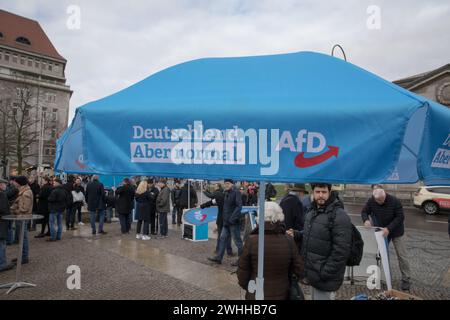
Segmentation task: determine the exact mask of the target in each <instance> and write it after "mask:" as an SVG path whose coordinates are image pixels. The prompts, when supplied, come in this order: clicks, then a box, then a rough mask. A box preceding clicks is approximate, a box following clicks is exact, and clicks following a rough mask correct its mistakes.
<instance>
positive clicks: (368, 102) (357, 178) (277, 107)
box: [55, 52, 450, 298]
mask: <svg viewBox="0 0 450 320" xmlns="http://www.w3.org/2000/svg"><path fill="white" fill-rule="evenodd" d="M55 168H56V170H60V171H65V172H72V173H97V174H104V175H152V176H165V177H179V178H200V179H211V180H215V179H222V178H232V179H238V180H253V181H254V180H258V181H261V182H266V181H276V182H296V183H301V182H310V181H316V182H329V183H359V184H372V183H415V182H417V181H418V180H422V181H424V183H425V184H445V185H450V110H449V109H448V108H446V107H444V106H442V105H439V104H437V103H435V102H432V101H430V100H428V99H426V98H424V97H421V96H418V95H415V94H414V93H411V92H409V91H407V90H404V89H402V88H400V87H398V86H396V85H394V84H392V83H390V82H388V81H386V80H383V79H382V78H380V77H378V76H376V75H374V74H372V73H370V72H367V71H365V70H363V69H361V68H359V67H357V66H355V65H353V64H351V63H348V62H345V61H342V60H340V59H337V58H334V57H331V56H328V55H324V54H319V53H313V52H299V53H292V54H281V55H271V56H256V57H240V58H210V59H200V60H194V61H190V62H187V63H182V64H179V65H176V66H174V67H171V68H168V69H166V70H163V71H161V72H158V73H156V74H154V75H152V76H150V77H148V78H146V79H144V80H142V81H141V82H138V83H136V84H135V85H133V86H131V87H129V88H126V89H124V90H122V91H119V92H117V93H115V94H113V95H111V96H108V97H106V98H103V99H100V100H98V101H94V102H91V103H88V104H86V105H84V106H82V107H80V108H78V109H77V112H76V115H75V118H74V120H73V122H72V124H71V126H70V127H69V128H68V129H67V131H66V132H65V133H64V134H63V136H62V137H61V138H60V139H59V141H58V144H57V156H56V160H55ZM264 187H265V185H264V183H262V184H261V189H262V190H261V192H260V194H262V197H261V199H260V208H261V210H260V211H261V213H260V216H259V219H260V225H261V226H263V225H264V224H263V223H261V222H263V217H264V213H263V212H262V211H263V207H264V206H261V204H263V203H264V197H263V195H264ZM260 232H261V234H262V233H263V232H264V230H263V228H261V229H260ZM261 237H262V236H261ZM260 240H262V238H260ZM259 243H263V242H262V241H260V242H259ZM262 247H263V246H260V250H261V248H262ZM262 256H263V255H262V254H260V255H259V258H260V259H261V261H260V262H261V264H259V266H260V267H261V268H259V269H258V274H259V275H258V279H259V280H258V279H257V282H258V288H259V289H258V297H259V298H261V297H262V295H261V294H262V290H260V289H261V288H262V283H263V281H262ZM260 271H261V273H260Z"/></svg>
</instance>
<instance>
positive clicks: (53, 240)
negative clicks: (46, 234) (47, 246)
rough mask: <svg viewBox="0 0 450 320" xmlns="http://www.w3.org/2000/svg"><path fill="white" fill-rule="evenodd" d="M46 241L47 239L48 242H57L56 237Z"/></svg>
mask: <svg viewBox="0 0 450 320" xmlns="http://www.w3.org/2000/svg"><path fill="white" fill-rule="evenodd" d="M46 241H47V242H55V241H56V239H47V240H46Z"/></svg>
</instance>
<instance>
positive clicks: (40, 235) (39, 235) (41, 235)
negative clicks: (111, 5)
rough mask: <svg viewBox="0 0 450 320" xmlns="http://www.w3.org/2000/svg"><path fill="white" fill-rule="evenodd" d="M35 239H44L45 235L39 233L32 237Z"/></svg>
mask: <svg viewBox="0 0 450 320" xmlns="http://www.w3.org/2000/svg"><path fill="white" fill-rule="evenodd" d="M34 237H35V238H37V239H39V238H44V237H45V233H39V234H38V235H37V236H34Z"/></svg>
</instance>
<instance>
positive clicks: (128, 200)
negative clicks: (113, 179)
mask: <svg viewBox="0 0 450 320" xmlns="http://www.w3.org/2000/svg"><path fill="white" fill-rule="evenodd" d="M134 194H135V188H134V187H133V186H132V185H131V181H130V179H128V178H125V179H123V181H122V185H121V186H120V187H119V188H117V190H116V212H117V213H118V214H119V220H120V230H121V232H122V234H128V233H129V232H130V230H131V221H132V219H130V216H131V215H132V212H133V208H134Z"/></svg>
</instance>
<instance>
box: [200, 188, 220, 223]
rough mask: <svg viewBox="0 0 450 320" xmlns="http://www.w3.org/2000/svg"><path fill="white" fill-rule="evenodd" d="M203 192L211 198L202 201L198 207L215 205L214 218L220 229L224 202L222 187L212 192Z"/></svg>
mask: <svg viewBox="0 0 450 320" xmlns="http://www.w3.org/2000/svg"><path fill="white" fill-rule="evenodd" d="M204 194H205V196H207V197H208V198H210V199H211V200H210V201H207V202H205V203H203V204H202V205H201V206H200V207H201V208H202V209H203V208H209V207H212V206H217V210H218V212H217V218H216V225H217V227H218V228H219V229H220V228H222V226H223V204H224V202H225V194H224V193H223V190H222V189H220V190H216V191H214V193H211V192H208V191H205V192H204ZM213 200H215V201H214V202H215V203H214V202H213Z"/></svg>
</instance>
